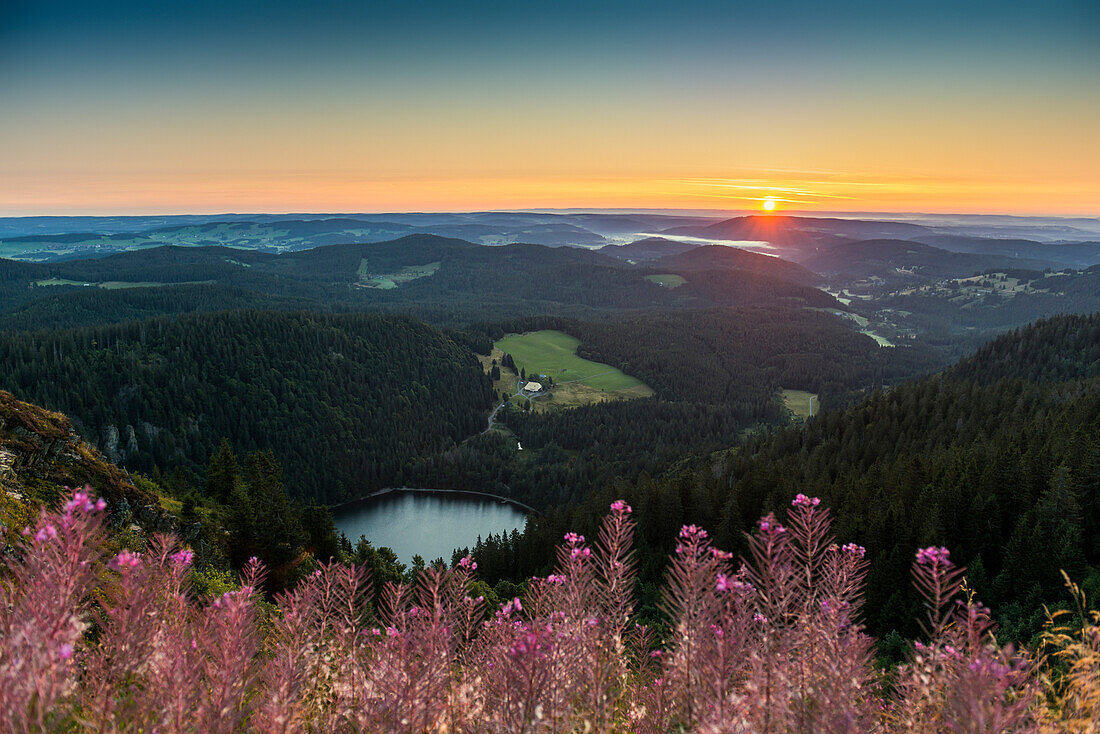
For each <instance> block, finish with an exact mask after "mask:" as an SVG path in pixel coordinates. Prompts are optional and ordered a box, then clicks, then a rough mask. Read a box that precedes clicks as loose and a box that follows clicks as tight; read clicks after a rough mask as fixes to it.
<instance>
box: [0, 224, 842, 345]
mask: <svg viewBox="0 0 1100 734" xmlns="http://www.w3.org/2000/svg"><path fill="white" fill-rule="evenodd" d="M746 258H750V259H751V258H758V259H760V258H762V259H764V260H770V261H771V260H773V259H771V258H763V256H750V255H746ZM751 264H752V267H751V268H749V269H739V268H738V267H736V263H734V264H732V265H730V264H720V265H718V266H716V267H717V268H718V269H717V270H716V271H713V272H706V273H698V274H697V275H694V276H693V277H692V278H691V282H690V283H689V284H688V285H687V286H685V287H683V288H680V289H675V290H674V289H664V288H661V287H660V286H659V285H657V284H656V283H651V282H649V281H648V280H646V278H645V276H646V274H647V272H649V271H646V270H644V269H641V268H635V267H634V266H632V265H630V264H629V263H627V262H624V261H622V260H618V259H616V258H613V257H609V256H607V255H604V254H601V253H598V252H594V251H591V250H586V249H580V248H575V247H557V248H553V247H545V246H541V245H528V244H512V245H506V246H501V247H486V246H481V245H474V244H471V243H470V242H465V241H463V240H457V239H448V238H444V237H436V236H433V235H411V236H408V237H403V238H401V239H398V240H394V241H391V242H375V243H367V244H342V245H331V246H326V247H317V248H314V249H310V250H303V251H297V252H286V253H282V254H278V255H276V254H272V253H264V252H257V251H254V250H238V249H232V248H227V247H219V246H210V247H173V246H164V247H155V248H150V249H145V250H138V251H133V252H124V253H120V254H115V255H111V256H109V257H103V258H98V259H87V260H73V261H66V262H57V263H24V262H17V261H13V260H0V328H9V329H23V328H47V327H53V326H56V325H57V324H56V323H55V322H53V321H52V320H51V317H52V316H53V315H54V314H59V313H61V314H64V313H65V312H71V315H68V316H65V317H64V323H67V324H73V325H91V324H96V323H106V322H108V321H110V320H112V319H114V320H118V319H125V318H132V317H133V314H134V313H135V312H136V311H141V315H150V312H151V311H152V310H153V308H154V307H153V304H154V302H156V301H157V299H160V301H161V302H162V303H163V305H164V311H163V313H176V312H180V311H184V310H210V309H217V308H225V307H234V306H237V305H238V303H240V302H241V301H240V300H238V299H231V298H230V297H229V296H223V297H221V298H215V297H212V296H206V297H205V298H203V299H199V300H196V301H194V306H193V307H192V308H190V309H189V308H185V307H183V306H181V305H180V303H181V301H184V302H189V299H187V298H185V297H183V296H180V295H177V294H175V293H174V291H176V290H177V289H191V291H190V292H195V290H194V289H201V288H202V287H203V286H210V287H216V288H219V289H230V290H231V291H232V292H237V293H252V294H254V296H255V298H256V303H255V306H256V307H258V308H269V307H270V308H284V307H287V304H288V303H299V304H302V305H303V307H308V308H310V309H311V310H332V309H336V310H344V311H347V310H374V311H379V310H383V311H400V312H404V313H410V314H413V315H415V316H417V317H418V318H421V319H423V320H426V321H429V322H432V323H435V324H440V325H446V326H455V325H464V324H468V323H471V322H475V321H478V320H482V319H484V318H485V317H486V315H487V314H494V315H496V316H499V317H503V318H510V317H517V316H533V315H538V314H555V315H569V316H589V315H593V314H599V313H607V312H613V311H619V310H623V309H638V308H664V309H678V308H703V307H708V306H713V305H748V304H773V305H775V304H799V305H809V306H820V307H835V306H838V305H839V304H838V303H837V302H836V301H835V300H834V299H833V298H832V296H829V295H828V294H826V293H823V292H821V291H819V290H817V289H815V288H811V287H808V286H807V285H805V282H806V280H807V276H808V274H807V273H805V271H803V270H802V269H801V268H799V267H798V266H794V265H789V264H783V263H780V262H778V261H772V262H766V263H763V265H761V264H760V263H756V262H755V261H753V263H751ZM764 266H767V269H768V271H769V272H771V276H765V275H761V274H759V273H756V272H752V270H753V269H758V268H760V267H764ZM784 268H786V269H784ZM414 271H415V272H414ZM772 271H774V272H772ZM788 271H790V272H791V273H794V274H795V277H794V278H793V281H792V280H786V279H784V276H785V275H786V274H787V273H788ZM394 278H396V280H393V279H394ZM129 290H137V291H141V293H139V294H133V293H128V292H127V291H129ZM149 291H158V293H156V294H155V295H154V294H151V293H149ZM198 292H199V293H204V291H202V290H199V291H198ZM138 298H141V299H143V304H142V305H137V306H135V303H134V301H135V299H138ZM154 315H155V314H154Z"/></svg>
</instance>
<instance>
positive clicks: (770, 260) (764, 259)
mask: <svg viewBox="0 0 1100 734" xmlns="http://www.w3.org/2000/svg"><path fill="white" fill-rule="evenodd" d="M650 267H652V268H655V269H661V270H668V271H669V272H672V273H679V274H684V273H689V272H699V271H714V270H717V271H726V270H740V271H744V272H750V273H759V274H762V275H767V276H770V277H772V278H777V279H779V280H785V281H789V282H791V283H800V284H802V285H814V284H816V283H819V282H820V281H821V277H820V276H818V275H817V274H816V273H813V272H811V271H809V270H807V269H806V268H804V267H802V266H801V265H796V264H795V263H792V262H788V261H787V260H783V259H782V258H779V257H774V256H771V255H761V254H759V253H755V252H749V251H748V250H743V249H740V248H737V247H727V246H725V245H705V246H702V247H693V248H691V249H689V250H686V251H684V252H680V253H677V254H674V255H668V256H666V257H662V258H660V259H658V260H655V261H653V262H652V263H650Z"/></svg>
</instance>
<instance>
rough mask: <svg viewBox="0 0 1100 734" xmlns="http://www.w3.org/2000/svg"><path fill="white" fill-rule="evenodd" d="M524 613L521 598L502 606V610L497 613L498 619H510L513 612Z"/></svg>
mask: <svg viewBox="0 0 1100 734" xmlns="http://www.w3.org/2000/svg"><path fill="white" fill-rule="evenodd" d="M522 611H523V604H522V603H520V600H519V597H518V596H517V597H516V598H514V599H512V601H510V602H508V603H507V604H505V605H504V606H502V607H501V608H500V611H499V612H497V616H498V617H508V616H511V614H512V612H522ZM516 624H521V623H520V622H517V623H516Z"/></svg>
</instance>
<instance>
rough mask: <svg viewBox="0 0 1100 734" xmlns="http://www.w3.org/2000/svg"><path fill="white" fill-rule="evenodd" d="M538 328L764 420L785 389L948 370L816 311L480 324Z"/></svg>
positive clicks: (498, 332) (491, 329) (669, 389)
mask: <svg viewBox="0 0 1100 734" xmlns="http://www.w3.org/2000/svg"><path fill="white" fill-rule="evenodd" d="M538 329H558V330H561V331H565V332H567V333H569V334H571V335H573V336H575V337H577V338H578V339H580V340H581V345H580V347H579V348H578V352H577V353H578V354H579V355H580V356H582V357H584V358H586V359H591V360H593V361H596V362H605V363H607V364H611V365H614V366H615V367H618V368H620V369H622V370H623V371H625V372H628V373H629V374H632V375H636V376H637V377H639V378H640V379H642V380H644V381H645V383H646V384H647V385H650V386H652V387H653V388H654V389H655V390H657V393H658V395H660V396H661V397H663V398H665V399H666V400H675V401H687V402H696V403H708V404H722V405H734V406H737V407H739V408H741V409H743V410H745V411H749V412H751V411H755V412H756V414H757V415H762V414H763V412H764V411H766V404H768V403H770V402H774V401H773V397H774V393H775V391H776V390H777V389H779V388H780V387H784V388H792V389H802V390H810V391H813V392H815V393H826V394H828V395H829V396H836V395H839V394H842V393H845V392H847V391H850V390H854V389H858V388H862V387H865V386H868V385H872V384H880V383H882V382H886V383H891V382H894V381H897V380H899V379H902V378H906V377H911V376H913V375H917V374H922V373H926V372H931V371H932V370H933V369H935V368H938V367H940V366H942V364H937V362H936V361H935V360H936V358H935V356H934V355H933V354H932V353H930V352H928V351H927V350H925V349H922V348H920V347H899V348H896V349H889V350H884V349H882V348H880V347H879V346H878V345H877V344H875V342H874V340H873V339H871V338H870V337H868V336H865V335H862V334H859V333H858V332H855V331H853V330H852V329H851V328H849V327H848V326H846V325H845V324H844V322H843V321H842V320H841V319H839V318H837V317H836V316H834V315H832V314H829V313H824V312H821V311H817V310H812V309H807V308H759V307H741V308H727V309H708V310H704V311H683V312H668V313H635V314H624V315H622V316H619V317H618V318H615V319H603V320H598V321H595V320H593V321H579V320H576V319H559V318H550V317H541V318H530V319H515V320H510V321H505V322H499V323H494V324H479V325H477V326H475V327H471V331H474V332H475V333H479V334H485V335H486V337H487V338H489V339H492V340H496V339H499V338H500V337H501V336H503V335H504V334H506V333H510V332H517V333H521V332H525V331H535V330H538Z"/></svg>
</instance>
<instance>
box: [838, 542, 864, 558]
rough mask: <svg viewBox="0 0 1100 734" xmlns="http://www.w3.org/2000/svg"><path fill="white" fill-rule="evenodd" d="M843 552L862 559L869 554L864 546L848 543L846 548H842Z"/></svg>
mask: <svg viewBox="0 0 1100 734" xmlns="http://www.w3.org/2000/svg"><path fill="white" fill-rule="evenodd" d="M841 550H842V551H844V552H845V553H850V554H851V555H853V556H859V557H860V558H863V556H864V555H866V554H867V549H866V548H864V547H863V546H862V545H856V544H855V543H848V544H847V545H846V546H844V547H843V548H841Z"/></svg>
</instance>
